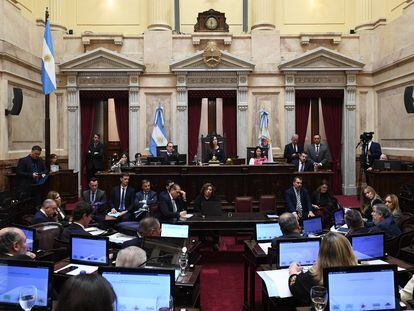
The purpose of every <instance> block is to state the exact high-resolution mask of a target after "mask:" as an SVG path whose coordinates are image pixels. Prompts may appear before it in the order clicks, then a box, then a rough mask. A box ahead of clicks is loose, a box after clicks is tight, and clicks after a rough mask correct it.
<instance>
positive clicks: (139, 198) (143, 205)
mask: <svg viewBox="0 0 414 311" xmlns="http://www.w3.org/2000/svg"><path fill="white" fill-rule="evenodd" d="M156 203H158V197H157V193H156V192H155V191H153V190H151V183H150V181H149V180H147V179H143V180H142V182H141V191H138V192H137V193H136V194H135V200H134V214H135V215H134V216H135V218H136V219H140V218H142V217H144V216H146V215H147V214H148V211H149V206H150V205H151V204H156Z"/></svg>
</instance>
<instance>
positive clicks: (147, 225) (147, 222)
mask: <svg viewBox="0 0 414 311" xmlns="http://www.w3.org/2000/svg"><path fill="white" fill-rule="evenodd" d="M151 236H161V225H160V222H159V221H158V219H157V218H154V217H147V218H144V219H141V221H140V222H139V227H138V231H137V237H136V238H134V239H132V240H129V241H125V242H124V243H122V248H126V247H129V246H137V247H141V248H142V246H143V242H144V238H146V237H151Z"/></svg>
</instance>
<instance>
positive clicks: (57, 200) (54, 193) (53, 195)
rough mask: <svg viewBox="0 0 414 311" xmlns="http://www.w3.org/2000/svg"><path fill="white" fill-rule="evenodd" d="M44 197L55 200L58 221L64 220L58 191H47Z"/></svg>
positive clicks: (64, 215) (64, 216)
mask: <svg viewBox="0 0 414 311" xmlns="http://www.w3.org/2000/svg"><path fill="white" fill-rule="evenodd" d="M46 199H51V200H53V201H55V203H56V205H57V212H58V220H59V222H61V221H62V220H64V219H65V218H66V214H65V212H64V211H63V208H62V207H61V206H62V198H61V197H60V194H59V192H57V191H53V190H52V191H49V192H48V193H47V197H46Z"/></svg>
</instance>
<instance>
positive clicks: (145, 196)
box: [144, 193, 148, 202]
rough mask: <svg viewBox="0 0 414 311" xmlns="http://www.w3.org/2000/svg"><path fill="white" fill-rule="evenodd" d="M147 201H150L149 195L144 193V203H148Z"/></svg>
mask: <svg viewBox="0 0 414 311" xmlns="http://www.w3.org/2000/svg"><path fill="white" fill-rule="evenodd" d="M147 199H148V194H147V193H144V201H145V202H147Z"/></svg>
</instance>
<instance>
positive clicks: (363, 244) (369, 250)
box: [350, 233, 385, 261]
mask: <svg viewBox="0 0 414 311" xmlns="http://www.w3.org/2000/svg"><path fill="white" fill-rule="evenodd" d="M350 240H351V245H352V248H353V249H354V253H355V256H356V257H357V259H358V260H360V261H364V260H374V259H384V257H385V234H384V233H367V234H358V235H353V236H351V237H350Z"/></svg>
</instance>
